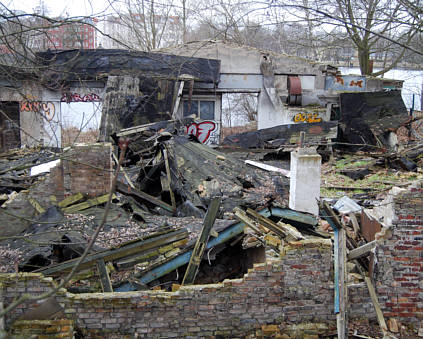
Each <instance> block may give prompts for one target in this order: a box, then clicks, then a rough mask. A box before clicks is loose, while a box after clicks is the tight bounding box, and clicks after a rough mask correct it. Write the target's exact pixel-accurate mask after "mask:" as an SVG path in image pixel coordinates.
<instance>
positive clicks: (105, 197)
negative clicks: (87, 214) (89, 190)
mask: <svg viewBox="0 0 423 339" xmlns="http://www.w3.org/2000/svg"><path fill="white" fill-rule="evenodd" d="M112 199H116V195H114V194H113V196H112ZM108 200H109V194H105V195H102V196H99V197H97V198H93V199H90V200H87V201H84V202H81V203H80V204H76V205H73V206H70V207H67V208H64V209H63V212H65V213H75V212H78V211H82V210H86V209H87V208H90V207H93V206H97V205H100V204H104V203H106V202H107V201H108Z"/></svg>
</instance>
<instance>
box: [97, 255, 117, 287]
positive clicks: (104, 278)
mask: <svg viewBox="0 0 423 339" xmlns="http://www.w3.org/2000/svg"><path fill="white" fill-rule="evenodd" d="M97 268H98V273H99V275H100V283H101V288H102V289H103V292H113V287H112V283H111V282H110V277H109V272H108V271H107V267H106V263H105V262H104V259H98V260H97Z"/></svg>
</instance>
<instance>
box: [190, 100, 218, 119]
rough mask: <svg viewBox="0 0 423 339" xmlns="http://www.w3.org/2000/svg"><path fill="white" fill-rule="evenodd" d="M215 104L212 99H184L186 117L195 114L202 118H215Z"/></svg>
mask: <svg viewBox="0 0 423 339" xmlns="http://www.w3.org/2000/svg"><path fill="white" fill-rule="evenodd" d="M214 105H215V102H214V101H211V100H191V101H188V100H184V106H183V110H184V117H187V116H189V115H195V116H196V117H197V118H200V119H202V120H214Z"/></svg>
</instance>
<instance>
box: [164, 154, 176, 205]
mask: <svg viewBox="0 0 423 339" xmlns="http://www.w3.org/2000/svg"><path fill="white" fill-rule="evenodd" d="M163 158H164V160H165V167H166V175H167V184H168V186H169V187H168V188H169V194H170V201H171V202H172V208H173V209H174V210H176V200H175V194H174V193H173V191H172V185H171V184H172V176H171V175H170V166H169V158H168V156H167V149H166V147H164V148H163Z"/></svg>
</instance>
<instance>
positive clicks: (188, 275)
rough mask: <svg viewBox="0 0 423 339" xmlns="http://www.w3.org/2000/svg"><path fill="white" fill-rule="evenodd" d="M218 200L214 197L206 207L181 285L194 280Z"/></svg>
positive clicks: (214, 217)
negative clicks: (201, 226) (199, 231)
mask: <svg viewBox="0 0 423 339" xmlns="http://www.w3.org/2000/svg"><path fill="white" fill-rule="evenodd" d="M220 201H221V197H215V198H213V199H212V201H211V202H210V205H209V208H208V209H207V213H206V215H205V217H204V221H203V228H202V229H201V234H200V236H199V237H198V239H197V242H196V243H195V246H194V250H193V251H192V255H191V258H190V260H189V264H188V267H187V270H186V271H185V275H184V279H183V280H182V285H190V284H193V283H194V281H195V276H196V275H197V272H198V268H199V267H200V263H201V259H202V257H203V254H204V251H205V249H206V246H207V242H208V240H209V236H210V231H211V229H212V227H213V224H214V221H215V220H216V217H217V213H218V212H219V206H220Z"/></svg>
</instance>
